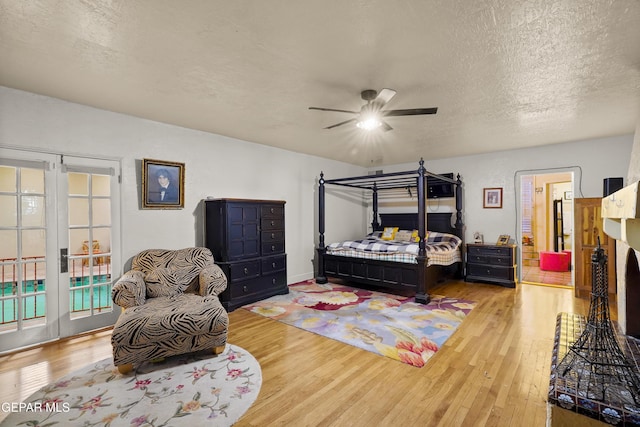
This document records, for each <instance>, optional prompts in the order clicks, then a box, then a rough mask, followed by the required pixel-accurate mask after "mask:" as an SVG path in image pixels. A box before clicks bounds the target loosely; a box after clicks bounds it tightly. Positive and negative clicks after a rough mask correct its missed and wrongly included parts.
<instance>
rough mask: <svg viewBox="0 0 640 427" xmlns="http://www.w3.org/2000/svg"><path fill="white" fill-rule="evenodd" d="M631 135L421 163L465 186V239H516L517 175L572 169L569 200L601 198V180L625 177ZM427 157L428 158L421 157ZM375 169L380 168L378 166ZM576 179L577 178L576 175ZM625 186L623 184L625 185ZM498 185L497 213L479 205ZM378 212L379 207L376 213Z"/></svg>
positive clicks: (432, 205) (436, 205) (432, 206)
mask: <svg viewBox="0 0 640 427" xmlns="http://www.w3.org/2000/svg"><path fill="white" fill-rule="evenodd" d="M632 145H633V135H626V136H619V137H610V138H602V139H593V140H585V141H577V142H569V143H561V144H552V145H545V146H541V147H536V148H526V149H519V150H508V151H500V152H495V153H490V154H482V155H475V156H464V157H456V158H448V159H441V160H426V161H425V168H426V169H427V170H428V171H431V172H435V173H446V172H454V174H458V173H459V174H460V176H461V177H462V181H463V188H464V217H463V221H464V223H465V225H466V233H465V240H466V241H467V242H470V241H472V240H473V232H474V231H480V232H481V233H482V234H484V239H485V242H488V243H490V242H495V241H497V240H498V236H499V235H501V234H509V235H511V236H512V238H515V236H516V235H517V220H516V203H517V200H516V192H515V189H516V185H515V181H516V174H522V173H523V172H527V173H529V172H530V173H529V174H535V173H546V172H558V171H559V170H565V169H566V170H571V171H576V174H575V176H574V180H575V181H576V182H575V184H576V188H574V191H573V194H574V197H602V180H603V179H604V178H607V177H626V176H627V170H628V168H629V159H630V156H631V148H632ZM425 159H428V155H425ZM417 167H418V163H417V162H415V163H405V164H401V165H393V166H389V167H384V168H383V170H384V171H385V172H391V171H398V170H409V169H413V168H415V169H417ZM377 169H379V168H377ZM580 175H581V176H580ZM626 184H627V182H626V181H625V185H626ZM491 187H502V188H503V204H502V206H503V207H502V209H484V208H483V207H482V198H483V188H491ZM438 210H440V211H444V212H449V211H451V212H453V211H454V210H455V205H454V204H453V202H452V200H451V199H450V200H448V201H445V200H442V201H440V202H432V201H430V202H429V205H428V211H438ZM381 211H382V209H381Z"/></svg>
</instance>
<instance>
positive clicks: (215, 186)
mask: <svg viewBox="0 0 640 427" xmlns="http://www.w3.org/2000/svg"><path fill="white" fill-rule="evenodd" d="M632 144H633V135H628V136H621V137H611V138H603V139H596V140H588V141H579V142H570V143H562V144H554V145H547V146H542V147H538V148H528V149H521V150H510V151H502V152H497V153H491V154H484V155H476V156H465V157H457V158H449V159H441V160H427V161H426V163H425V166H426V168H427V170H429V171H432V172H435V173H445V172H454V173H456V174H457V173H460V175H461V176H462V179H463V182H464V198H465V212H464V221H465V224H466V240H467V241H471V239H472V233H473V231H476V230H478V231H481V232H482V233H483V234H484V237H485V241H487V242H491V241H493V240H497V238H498V236H499V235H500V234H510V235H512V236H516V208H515V206H516V194H515V190H514V189H515V185H514V181H515V176H516V173H519V172H522V171H531V172H532V173H538V172H539V171H543V172H545V171H548V170H551V171H555V170H554V168H571V169H575V170H577V171H581V176H582V178H581V181H580V182H578V184H579V186H578V188H575V189H574V197H602V180H603V179H604V178H606V177H615V176H622V177H626V176H627V171H628V169H629V159H630V156H631V148H632ZM0 145H5V146H12V147H24V148H28V149H36V150H43V151H46V152H54V153H61V154H74V155H90V156H94V157H102V158H118V159H120V160H121V164H122V170H123V173H122V176H123V183H122V206H123V208H122V211H123V221H122V224H123V233H122V235H123V244H122V246H123V247H122V250H123V259H125V260H127V259H129V258H130V257H132V256H133V255H135V254H136V253H137V252H138V251H140V250H142V249H146V248H150V247H160V248H181V247H187V246H193V245H197V244H203V242H202V236H201V228H202V215H201V211H200V209H201V208H200V206H201V200H202V199H204V198H206V197H207V196H213V197H233V198H258V199H282V200H286V201H287V204H286V205H285V206H286V211H285V215H286V227H287V229H286V245H287V254H288V267H289V269H288V270H289V271H288V275H289V277H288V281H289V283H293V282H296V281H298V280H303V279H306V278H309V277H311V275H312V264H311V259H312V258H313V257H314V245H315V244H316V243H317V191H316V189H317V179H318V175H319V172H320V171H321V170H322V171H324V173H325V177H326V178H327V179H330V178H339V177H345V176H351V175H364V174H366V170H365V169H363V168H360V167H357V166H353V165H348V164H345V163H341V162H336V161H332V160H327V159H322V158H319V157H314V156H308V155H303V154H298V153H294V152H290V151H286V150H281V149H277V148H272V147H267V146H263V145H259V144H253V143H250V142H246V141H240V140H237V139H232V138H227V137H223V136H220V135H215V134H209V133H205V132H200V131H194V130H190V129H185V128H180V127H177V126H172V125H167V124H163V123H157V122H153V121H149V120H143V119H139V118H135V117H131V116H126V115H122V114H117V113H112V112H108V111H104V110H98V109H95V108H91V107H87V106H83V105H78V104H73V103H69V102H65V101H61V100H58V99H53V98H48V97H43V96H39V95H34V94H31V93H28V92H22V91H17V90H13V89H9V88H4V87H0ZM0 153H1V150H0ZM0 155H1V154H0ZM143 158H152V159H160V160H171V161H177V162H183V163H185V165H186V166H185V168H186V178H185V193H186V194H185V209H183V210H163V211H158V210H142V209H140V208H139V205H140V203H139V193H140V180H141V179H140V175H141V172H140V161H141V159H143ZM425 158H426V159H428V155H425ZM418 160H419V159H416V161H415V162H412V163H406V164H401V165H394V166H390V167H384V168H382V169H384V171H385V172H390V171H392V170H408V169H412V168H415V169H417V167H418ZM375 169H380V168H379V167H377V168H375ZM578 178H579V177H576V179H578ZM625 185H626V182H625ZM484 187H502V188H503V189H504V194H503V198H504V200H503V208H502V209H483V208H482V189H483V188H484ZM453 206H454V205H453V203H452V200H441V201H439V202H429V206H428V210H429V211H452V210H453ZM381 211H383V209H381ZM354 212H355V214H354ZM369 215H370V214H369V212H368V210H367V209H365V208H364V207H363V202H362V199H361V197H360V195H359V194H356V193H347V192H344V191H341V190H337V189H327V218H326V224H327V228H326V239H325V242H326V243H330V242H332V241H335V240H338V239H342V238H354V237H357V236H359V235H362V233H364V232H365V230H366V226H367V225H368V223H369V222H371V219H370V217H369ZM165 224H171V226H170V227H165V226H164V225H165ZM160 226H162V228H160ZM159 229H162V230H163V232H158V231H157V230H159Z"/></svg>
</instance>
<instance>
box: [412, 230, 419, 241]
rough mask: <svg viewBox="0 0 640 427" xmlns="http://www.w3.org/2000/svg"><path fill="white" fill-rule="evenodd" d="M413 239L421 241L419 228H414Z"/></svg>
mask: <svg viewBox="0 0 640 427" xmlns="http://www.w3.org/2000/svg"><path fill="white" fill-rule="evenodd" d="M411 241H412V242H419V241H420V233H419V232H418V230H413V233H411Z"/></svg>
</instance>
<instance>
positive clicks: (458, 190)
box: [454, 174, 466, 279]
mask: <svg viewBox="0 0 640 427" xmlns="http://www.w3.org/2000/svg"><path fill="white" fill-rule="evenodd" d="M454 227H455V229H456V234H457V236H458V237H459V238H460V239H461V240H462V243H461V244H460V255H461V256H462V261H463V262H461V263H460V265H459V267H458V271H457V276H458V279H463V278H464V275H465V271H464V266H465V263H464V259H465V257H466V255H465V250H466V245H465V244H464V223H463V222H462V180H461V179H460V174H458V176H457V179H456V223H455V225H454Z"/></svg>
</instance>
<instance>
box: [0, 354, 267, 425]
mask: <svg viewBox="0 0 640 427" xmlns="http://www.w3.org/2000/svg"><path fill="white" fill-rule="evenodd" d="M261 384H262V372H261V370H260V365H259V364H258V361H257V360H256V359H255V358H254V357H253V356H252V355H251V354H250V353H249V352H247V351H246V350H244V349H242V348H240V347H237V346H234V345H231V344H227V346H226V348H225V350H224V352H223V353H222V354H219V355H218V356H214V355H213V353H211V352H208V351H207V352H200V353H196V354H191V355H184V356H175V357H171V358H167V359H165V360H164V361H161V362H157V363H144V364H142V365H141V366H140V367H139V368H138V369H136V370H135V372H133V373H131V374H128V375H121V374H120V373H119V372H118V370H117V368H116V367H114V365H113V359H111V358H109V359H104V360H102V361H100V362H97V363H93V364H91V365H88V366H86V367H84V368H82V369H80V370H79V371H76V372H73V373H71V374H69V375H67V376H65V377H63V378H60V379H59V380H58V381H56V382H54V383H52V384H50V385H48V386H46V387H43V388H42V389H40V390H39V391H37V392H35V393H34V394H33V395H31V396H30V397H29V398H28V399H26V400H25V401H23V402H21V403H19V404H18V403H15V404H12V408H8V409H10V412H11V413H10V415H9V416H8V417H7V418H6V419H5V420H4V421H3V422H2V423H0V425H2V426H3V427H4V426H7V427H8V426H12V427H13V426H18V425H24V426H47V427H48V426H61V427H62V426H64V427H66V426H112V427H115V426H127V427H141V426H154V427H160V426H191V427H195V426H203V425H211V426H213V425H215V426H230V425H232V424H233V423H235V422H236V421H237V420H238V419H239V418H240V417H241V416H242V415H243V414H244V413H245V412H246V411H247V409H249V407H251V405H252V404H253V402H254V401H255V400H256V398H257V397H258V393H259V392H260V386H261Z"/></svg>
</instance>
